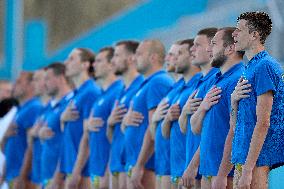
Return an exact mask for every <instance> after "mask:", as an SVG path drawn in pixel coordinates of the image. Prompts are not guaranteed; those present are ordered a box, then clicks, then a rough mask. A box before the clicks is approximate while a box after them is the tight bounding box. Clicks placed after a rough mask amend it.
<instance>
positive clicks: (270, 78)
mask: <svg viewBox="0 0 284 189" xmlns="http://www.w3.org/2000/svg"><path fill="white" fill-rule="evenodd" d="M274 74H275V73H274V72H273V68H272V66H271V65H269V62H265V63H263V64H261V65H259V66H258V67H257V68H256V70H255V91H256V95H257V96H260V95H262V94H264V93H266V92H268V91H273V93H275V90H276V87H275V85H274V78H275V77H274Z"/></svg>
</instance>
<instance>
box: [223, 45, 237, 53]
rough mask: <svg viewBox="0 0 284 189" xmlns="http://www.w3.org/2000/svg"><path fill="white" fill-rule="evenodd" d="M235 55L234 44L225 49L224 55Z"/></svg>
mask: <svg viewBox="0 0 284 189" xmlns="http://www.w3.org/2000/svg"><path fill="white" fill-rule="evenodd" d="M233 53H235V45H234V44H231V45H228V46H227V47H226V48H225V52H224V54H226V55H230V54H233Z"/></svg>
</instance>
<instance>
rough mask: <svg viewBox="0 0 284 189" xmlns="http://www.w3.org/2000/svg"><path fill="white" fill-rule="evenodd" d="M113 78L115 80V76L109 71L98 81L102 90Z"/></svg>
mask: <svg viewBox="0 0 284 189" xmlns="http://www.w3.org/2000/svg"><path fill="white" fill-rule="evenodd" d="M115 80H117V77H116V76H115V75H114V74H113V73H109V74H108V75H107V76H106V77H105V78H102V79H101V80H100V83H101V86H102V88H103V90H106V89H107V88H108V87H109V86H110V85H111V84H112V83H113V82H114V81H115Z"/></svg>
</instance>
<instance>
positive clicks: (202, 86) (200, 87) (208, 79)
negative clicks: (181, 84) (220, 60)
mask: <svg viewBox="0 0 284 189" xmlns="http://www.w3.org/2000/svg"><path fill="white" fill-rule="evenodd" d="M218 71H219V69H217V68H211V70H210V71H209V72H208V73H207V74H206V75H205V76H202V77H200V78H199V81H198V84H197V85H196V86H195V87H193V88H190V89H188V90H189V93H190V95H191V94H192V93H193V92H194V91H195V90H197V93H196V95H195V97H197V98H202V99H203V98H204V97H205V95H206V93H207V91H208V90H209V89H210V88H211V87H212V84H213V82H214V76H215V74H216V73H217V72H218ZM190 118H191V115H188V122H187V131H186V163H185V168H186V167H187V166H188V165H189V163H190V161H191V160H192V158H193V156H194V154H195V152H196V150H197V149H198V147H199V144H200V135H195V134H193V132H192V131H191V125H190Z"/></svg>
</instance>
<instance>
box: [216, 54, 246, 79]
mask: <svg viewBox="0 0 284 189" xmlns="http://www.w3.org/2000/svg"><path fill="white" fill-rule="evenodd" d="M241 61H242V59H241V58H240V57H239V56H238V55H234V56H233V57H229V58H228V59H227V61H226V62H225V63H224V64H223V66H221V67H220V71H221V73H222V74H224V73H226V72H227V71H228V70H229V69H231V68H232V67H233V66H234V65H236V64H238V63H240V62H241Z"/></svg>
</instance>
